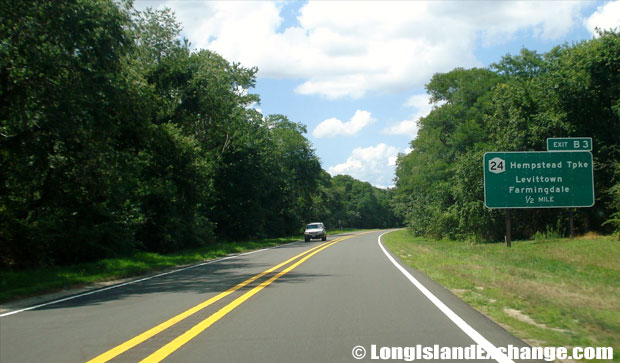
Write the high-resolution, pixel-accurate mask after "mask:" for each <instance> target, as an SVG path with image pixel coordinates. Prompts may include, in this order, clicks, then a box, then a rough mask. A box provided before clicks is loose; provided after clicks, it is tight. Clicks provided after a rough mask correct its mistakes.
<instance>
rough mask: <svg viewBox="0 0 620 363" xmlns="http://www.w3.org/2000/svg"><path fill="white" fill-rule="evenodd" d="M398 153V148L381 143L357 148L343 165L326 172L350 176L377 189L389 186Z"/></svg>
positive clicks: (335, 166)
mask: <svg viewBox="0 0 620 363" xmlns="http://www.w3.org/2000/svg"><path fill="white" fill-rule="evenodd" d="M398 153H399V150H398V148H396V147H394V146H389V145H386V144H383V143H381V144H378V145H376V146H369V147H366V148H362V147H358V148H355V149H353V151H352V152H351V155H350V156H349V157H348V158H347V160H346V161H345V162H344V163H341V164H337V165H334V166H332V167H330V168H328V169H327V171H328V172H329V173H330V174H331V175H338V174H347V175H351V176H352V177H354V178H356V179H359V180H362V181H368V182H369V183H371V184H373V185H374V186H378V187H386V186H391V185H393V184H394V183H393V181H392V180H390V178H391V176H392V175H394V167H395V166H396V158H397V157H398Z"/></svg>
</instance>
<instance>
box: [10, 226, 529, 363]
mask: <svg viewBox="0 0 620 363" xmlns="http://www.w3.org/2000/svg"><path fill="white" fill-rule="evenodd" d="M382 233H383V232H378V231H377V232H369V233H368V232H367V233H363V234H357V235H349V236H336V237H330V238H329V239H328V241H327V242H311V243H304V242H300V243H294V244H289V245H285V246H280V247H278V248H272V249H267V250H261V251H258V252H255V253H249V254H243V255H240V256H235V257H232V258H227V259H222V260H219V261H214V262H210V263H207V264H201V265H199V266H195V267H192V268H187V269H183V270H179V271H177V272H174V273H169V274H165V275H162V276H157V277H153V278H149V279H144V280H142V281H139V282H136V283H132V284H127V285H124V286H119V287H117V288H113V289H109V290H106V291H102V292H97V293H94V294H88V295H86V296H81V297H77V298H73V299H69V300H66V301H63V302H58V303H52V304H49V305H44V306H41V307H39V308H36V309H32V310H26V311H22V312H19V313H15V314H10V315H7V314H4V316H1V317H0V362H3V363H5V362H43V361H45V362H86V361H92V362H108V361H109V362H139V361H144V362H159V361H166V362H291V361H295V362H351V361H358V360H356V359H355V358H354V357H353V353H356V354H359V353H360V351H361V350H363V351H365V353H366V354H365V356H364V358H363V359H361V361H370V360H371V359H372V355H373V354H372V353H373V352H372V347H373V345H374V346H375V347H377V349H379V348H380V347H413V346H424V347H433V346H434V345H438V346H440V347H457V346H458V347H469V346H472V345H474V344H482V343H481V342H483V343H484V344H487V346H490V347H500V346H508V345H514V346H525V344H524V343H523V342H521V341H520V340H518V339H516V338H514V337H513V336H512V335H510V334H508V333H507V332H506V331H505V330H504V329H502V328H501V327H499V326H497V325H496V324H494V323H493V322H491V321H490V320H488V319H487V318H485V317H484V316H482V315H481V314H479V313H477V312H476V311H475V310H473V309H471V308H470V307H469V306H468V305H466V304H465V303H463V302H462V301H461V300H459V299H458V298H456V297H455V296H454V295H452V294H451V293H450V292H448V291H447V290H445V289H443V288H442V287H441V286H438V285H436V284H434V283H433V282H432V281H430V280H428V279H427V278H426V277H425V276H424V275H422V274H420V273H418V272H416V271H413V270H410V269H406V268H405V269H402V271H401V270H399V268H398V267H397V262H396V261H394V262H395V263H396V265H395V264H394V263H393V262H392V261H390V258H389V256H388V254H386V253H385V252H384V250H383V249H382V247H381V245H380V243H379V242H378V240H379V236H380V235H381V234H382ZM406 274H409V276H406ZM412 279H413V280H412ZM414 283H417V284H419V285H420V286H417V287H416V285H415V284H414ZM424 290H426V291H424ZM481 339H482V340H481ZM355 347H358V348H355ZM354 348H355V349H354ZM360 348H362V349H361V350H360ZM377 354H378V353H377ZM375 358H376V356H375ZM502 359H504V361H509V360H506V359H505V356H504V357H502V356H501V355H499V356H497V357H496V359H495V360H490V361H497V360H499V361H502ZM476 361H479V360H476Z"/></svg>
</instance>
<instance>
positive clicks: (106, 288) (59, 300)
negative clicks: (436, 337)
mask: <svg viewBox="0 0 620 363" xmlns="http://www.w3.org/2000/svg"><path fill="white" fill-rule="evenodd" d="M295 243H300V242H299V241H297V242H292V243H285V244H282V245H277V246H273V247H269V248H263V249H260V250H256V251H250V252H245V253H241V254H238V255H234V256H227V257H222V258H219V259H217V260H211V261H206V262H202V263H198V264H196V265H191V266H188V267H183V268H180V269H177V270H172V271H168V272H163V273H160V274H157V275H154V276H149V277H144V278H141V279H137V280H132V281H128V282H123V283H120V284H118V285H113V286H108V287H104V288H101V289H96V290H92V291H88V292H84V293H81V294H78V295H71V296H68V297H65V298H62V299H58V300H53V301H49V302H46V303H43V304H39V305H34V306H29V307H27V308H23V309H18V310H13V311H9V312H6V313H3V314H0V318H4V317H5V316H9V315H14V314H18V313H22V312H24V311H30V310H34V309H38V308H42V307H45V306H49V305H54V304H58V303H61V302H65V301H69V300H73V299H77V298H80V297H84V296H88V295H93V294H97V293H100V292H104V291H108V290H112V289H116V288H118V287H123V286H127V285H133V284H137V283H138V282H143V281H147V280H151V279H155V278H158V277H162V276H166V275H170V274H173V273H176V272H181V271H185V270H189V269H192V268H196V267H200V266H204V265H210V264H212V263H216V262H221V261H225V260H230V259H233V258H237V257H241V256H247V255H251V254H254V253H258V252H263V251H267V250H271V249H275V248H278V247H281V246H285V245H292V244H295Z"/></svg>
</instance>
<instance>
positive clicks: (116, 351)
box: [86, 239, 339, 363]
mask: <svg viewBox="0 0 620 363" xmlns="http://www.w3.org/2000/svg"><path fill="white" fill-rule="evenodd" d="M338 241H339V239H338V240H335V241H332V242H330V243H335V242H338ZM324 245H325V244H321V245H318V246H316V247H313V248H311V249H309V250H307V251H304V252H302V253H300V254H298V255H297V256H294V257H291V258H289V259H288V260H286V261H284V262H282V263H280V264H278V265H277V266H274V267H272V268H270V269H268V270H265V271H263V272H261V273H259V274H258V275H256V276H253V277H251V278H249V279H247V280H245V281H243V282H241V283H239V284H237V285H235V286H233V287H231V288H230V289H228V290H226V291H224V292H222V293H220V294H218V295H216V296H214V297H212V298H210V299H208V300H206V301H204V302H202V303H200V304H198V305H196V306H194V307H193V308H190V309H188V310H186V311H184V312H182V313H181V314H179V315H177V316H174V317H172V318H170V319H168V320H166V321H165V322H163V323H161V324H159V325H157V326H155V327H153V328H151V329H149V330H147V331H145V332H144V333H142V334H140V335H137V336H135V337H134V338H131V339H130V340H128V341H126V342H124V343H122V344H120V345H118V346H116V347H114V348H112V349H110V350H108V351H107V352H105V353H102V354H100V355H98V356H97V357H95V358H93V359H91V360H89V361H88V362H86V363H104V362H107V361H109V360H110V359H113V358H115V357H116V356H118V355H120V354H122V353H124V352H126V351H128V350H129V349H131V348H133V347H135V346H136V345H138V344H140V343H142V342H144V341H145V340H147V339H150V338H152V337H153V336H155V335H157V334H159V333H161V332H162V331H164V330H166V329H168V328H169V327H171V326H173V325H174V324H176V323H178V322H180V321H181V320H184V319H186V318H188V317H189V316H191V315H193V314H195V313H197V312H199V311H200V310H202V309H204V308H206V307H207V306H209V305H211V304H213V303H215V302H217V301H219V300H221V299H223V298H225V297H226V296H228V295H230V294H232V293H233V292H235V291H237V290H239V289H241V288H242V287H244V286H246V285H248V284H250V283H252V282H254V281H256V280H257V279H259V278H261V277H263V276H265V275H267V274H268V273H270V272H273V271H275V270H277V269H279V268H280V267H282V266H284V265H286V264H288V263H290V262H291V261H294V260H296V259H298V258H299V257H302V256H303V255H305V254H308V253H310V252H312V251H314V250H316V249H318V248H320V247H321V246H324Z"/></svg>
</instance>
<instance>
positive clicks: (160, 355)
mask: <svg viewBox="0 0 620 363" xmlns="http://www.w3.org/2000/svg"><path fill="white" fill-rule="evenodd" d="M351 237H354V236H347V237H343V238H341V239H338V240H335V241H332V242H330V243H328V244H326V245H322V247H321V248H319V249H317V250H316V251H314V252H312V253H310V254H308V255H307V256H306V257H304V258H302V259H300V260H299V261H297V262H296V263H295V264H293V265H291V266H289V267H287V268H286V269H284V270H282V271H280V272H278V273H277V274H276V275H274V276H273V277H271V278H270V279H269V280H267V281H264V282H261V283H260V284H259V285H258V286H256V287H255V288H253V289H252V290H250V291H248V292H246V293H245V294H243V295H241V296H240V297H238V298H237V299H235V300H234V301H233V302H231V303H229V304H228V305H226V306H224V307H223V308H221V309H220V310H219V311H217V312H216V313H214V314H213V315H211V316H209V317H208V318H206V319H205V320H203V321H201V322H200V323H198V324H196V325H195V326H194V327H192V328H191V329H189V330H188V331H186V332H185V333H183V334H181V335H179V336H178V337H176V338H175V339H174V340H173V341H171V342H170V343H168V344H166V345H164V346H163V347H161V348H159V349H158V350H157V351H155V352H154V353H153V354H151V355H149V356H148V357H146V358H144V359H143V360H142V361H140V363H156V362H161V361H162V360H163V359H165V358H166V357H167V356H169V355H170V354H172V353H173V352H174V351H176V350H177V349H179V348H180V347H182V346H183V345H185V344H186V343H187V342H189V341H190V340H192V339H194V338H195V337H196V336H197V335H198V334H200V333H202V332H203V331H204V330H206V329H207V328H208V327H210V326H211V325H212V324H213V323H215V322H216V321H218V320H220V319H221V318H223V317H224V316H225V315H226V314H228V313H229V312H231V311H232V310H234V309H235V308H236V307H237V306H239V305H241V304H243V303H244V302H245V301H246V300H248V299H249V298H251V297H252V296H254V295H256V294H257V293H258V292H259V291H261V290H262V289H264V288H265V287H267V286H269V285H270V284H271V283H272V282H274V281H275V280H277V279H279V278H280V277H282V276H283V275H285V274H287V273H288V272H290V271H291V270H293V269H294V268H296V267H297V266H299V265H301V264H302V263H304V262H305V261H307V260H308V259H309V258H310V257H312V256H314V255H315V254H317V253H319V252H321V251H322V250H324V249H326V248H328V247H330V246H332V245H334V244H336V243H338V242H340V241H343V240H345V239H347V238H351Z"/></svg>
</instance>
